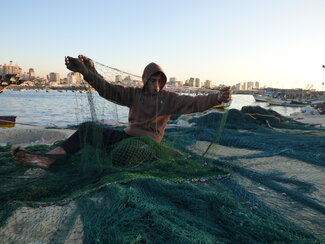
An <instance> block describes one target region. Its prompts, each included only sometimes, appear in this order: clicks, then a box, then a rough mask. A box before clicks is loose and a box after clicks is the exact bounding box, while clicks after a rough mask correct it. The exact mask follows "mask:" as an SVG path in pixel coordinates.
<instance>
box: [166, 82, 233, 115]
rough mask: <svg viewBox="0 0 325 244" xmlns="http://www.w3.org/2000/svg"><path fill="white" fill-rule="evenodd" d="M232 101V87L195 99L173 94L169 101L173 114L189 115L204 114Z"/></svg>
mask: <svg viewBox="0 0 325 244" xmlns="http://www.w3.org/2000/svg"><path fill="white" fill-rule="evenodd" d="M230 99H231V91H230V87H225V88H223V89H221V90H220V91H219V92H218V93H215V94H209V95H205V96H201V95H199V96H195V97H193V96H186V95H178V94H176V93H171V94H170V98H169V99H168V101H169V108H170V112H171V114H189V113H195V112H203V111H205V110H208V109H210V108H212V107H214V106H216V105H219V104H221V103H226V102H229V101H230Z"/></svg>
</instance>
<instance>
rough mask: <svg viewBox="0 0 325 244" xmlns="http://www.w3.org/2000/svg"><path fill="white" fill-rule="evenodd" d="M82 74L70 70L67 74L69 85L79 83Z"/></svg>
mask: <svg viewBox="0 0 325 244" xmlns="http://www.w3.org/2000/svg"><path fill="white" fill-rule="evenodd" d="M81 80H82V78H81V74H80V73H78V72H70V73H68V75H67V83H68V84H69V85H79V84H80V83H81Z"/></svg>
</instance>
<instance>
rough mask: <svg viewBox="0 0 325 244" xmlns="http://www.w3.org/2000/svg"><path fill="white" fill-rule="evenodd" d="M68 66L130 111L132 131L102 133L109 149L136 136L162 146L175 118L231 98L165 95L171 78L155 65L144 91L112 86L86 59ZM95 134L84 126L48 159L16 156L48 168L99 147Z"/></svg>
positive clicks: (69, 61) (146, 74) (74, 60)
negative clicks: (61, 159)
mask: <svg viewBox="0 0 325 244" xmlns="http://www.w3.org/2000/svg"><path fill="white" fill-rule="evenodd" d="M65 64H66V66H67V68H68V69H69V70H71V71H74V72H79V73H81V74H82V75H83V77H84V80H86V81H87V82H88V83H89V84H90V85H91V86H92V87H93V88H94V89H95V90H96V91H97V92H98V93H99V95H100V96H102V97H104V98H105V99H107V100H109V101H111V102H114V103H117V104H119V105H123V106H127V107H129V109H130V110H129V123H128V127H127V128H126V129H124V131H119V130H114V129H111V128H106V129H102V130H101V132H100V133H101V138H102V141H101V143H103V144H104V146H105V147H106V148H109V147H110V146H112V145H114V144H115V143H117V142H119V141H121V140H123V139H126V138H129V137H133V136H148V137H150V138H151V139H153V140H155V141H156V142H158V143H159V142H160V141H161V140H162V138H163V136H164V131H165V128H166V125H167V122H168V120H169V118H170V116H171V115H172V114H187V113H194V112H203V111H205V110H207V109H209V108H211V107H213V106H215V105H218V104H221V103H223V102H228V101H230V98H231V92H230V89H229V87H226V88H224V89H222V90H221V91H220V92H219V93H216V94H209V95H207V96H195V97H193V96H186V95H179V94H177V93H173V92H168V91H164V90H163V88H164V86H165V84H166V81H167V78H166V75H165V73H164V71H163V69H162V68H161V67H160V66H159V65H157V64H155V63H150V64H148V65H147V66H146V67H145V69H144V71H143V75H142V80H143V88H134V87H123V86H119V85H113V84H110V83H109V82H107V81H106V80H105V79H104V78H103V77H102V76H101V75H100V74H98V72H97V71H96V69H95V68H94V64H93V62H92V60H91V59H89V58H87V57H85V56H83V55H79V57H78V58H72V57H65ZM92 131H93V130H89V128H88V129H87V126H85V125H84V126H83V127H81V128H80V129H79V130H78V131H76V132H75V133H74V134H73V135H72V136H71V137H70V138H68V139H67V140H66V141H65V142H63V143H62V144H61V145H60V146H59V147H57V148H55V149H54V150H52V151H50V152H48V153H47V155H48V157H42V156H37V155H32V154H29V153H26V152H25V151H21V150H19V149H13V155H14V156H15V158H16V159H17V160H19V161H21V162H22V163H23V164H25V165H29V166H38V167H43V168H48V167H50V165H52V164H53V163H55V161H56V160H55V158H53V157H52V156H53V155H55V156H56V155H72V154H74V153H76V152H77V151H79V150H80V149H81V148H82V146H83V145H84V143H89V144H92V145H96V144H98V141H94V140H93V138H94V136H93V135H92Z"/></svg>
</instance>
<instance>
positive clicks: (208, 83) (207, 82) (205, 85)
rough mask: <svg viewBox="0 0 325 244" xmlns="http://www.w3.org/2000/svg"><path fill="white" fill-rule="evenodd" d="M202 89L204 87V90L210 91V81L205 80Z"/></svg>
mask: <svg viewBox="0 0 325 244" xmlns="http://www.w3.org/2000/svg"><path fill="white" fill-rule="evenodd" d="M204 87H205V88H206V89H211V88H212V81H211V80H206V81H205V82H204Z"/></svg>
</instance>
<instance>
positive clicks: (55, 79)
mask: <svg viewBox="0 0 325 244" xmlns="http://www.w3.org/2000/svg"><path fill="white" fill-rule="evenodd" d="M48 80H49V82H50V83H57V84H59V83H60V74H59V73H54V72H51V73H50V74H49V75H48Z"/></svg>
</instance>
